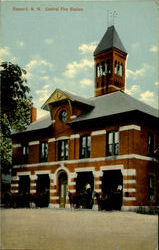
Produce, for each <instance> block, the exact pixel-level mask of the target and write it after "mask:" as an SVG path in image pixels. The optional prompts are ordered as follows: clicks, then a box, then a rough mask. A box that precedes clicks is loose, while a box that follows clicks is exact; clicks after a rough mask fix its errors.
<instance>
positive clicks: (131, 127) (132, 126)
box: [119, 124, 141, 131]
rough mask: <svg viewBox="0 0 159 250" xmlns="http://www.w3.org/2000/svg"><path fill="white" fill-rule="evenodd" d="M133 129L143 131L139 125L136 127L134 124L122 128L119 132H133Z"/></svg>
mask: <svg viewBox="0 0 159 250" xmlns="http://www.w3.org/2000/svg"><path fill="white" fill-rule="evenodd" d="M131 129H134V130H138V131H141V127H140V126H138V125H134V124H133V125H127V126H122V127H120V129H119V131H126V130H131Z"/></svg>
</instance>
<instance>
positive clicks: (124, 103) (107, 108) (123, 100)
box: [15, 91, 159, 134]
mask: <svg viewBox="0 0 159 250" xmlns="http://www.w3.org/2000/svg"><path fill="white" fill-rule="evenodd" d="M68 94H69V93H68ZM69 95H72V94H69ZM73 96H74V95H72V97H73ZM82 99H83V98H82ZM88 103H91V104H92V107H93V108H91V109H90V110H89V111H88V110H87V113H85V114H82V115H80V116H78V117H77V118H76V119H75V120H74V121H72V122H70V124H78V123H80V122H83V121H91V120H94V119H99V118H104V117H109V116H111V115H117V114H122V113H125V112H131V111H140V112H143V113H145V114H148V115H150V116H153V117H155V118H158V117H159V115H158V110H157V109H155V108H153V107H151V106H149V105H147V104H145V103H143V102H141V101H139V100H137V99H135V98H134V97H132V96H130V95H128V94H126V93H124V92H123V91H116V92H113V93H110V94H105V95H102V96H98V97H93V98H89V99H88ZM52 124H53V121H52V120H51V117H50V114H49V115H47V116H45V117H42V118H41V119H39V120H38V121H36V122H33V123H31V124H30V125H29V126H28V127H27V129H26V130H24V131H22V133H25V132H31V131H35V130H40V129H45V128H48V127H49V126H51V125H52ZM15 134H18V133H15Z"/></svg>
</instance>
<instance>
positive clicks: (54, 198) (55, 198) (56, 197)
mask: <svg viewBox="0 0 159 250" xmlns="http://www.w3.org/2000/svg"><path fill="white" fill-rule="evenodd" d="M58 199H59V197H58V196H51V197H50V200H58Z"/></svg>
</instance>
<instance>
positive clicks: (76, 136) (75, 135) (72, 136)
mask: <svg viewBox="0 0 159 250" xmlns="http://www.w3.org/2000/svg"><path fill="white" fill-rule="evenodd" d="M79 138H80V135H79V134H74V135H71V136H70V139H71V140H72V139H79Z"/></svg>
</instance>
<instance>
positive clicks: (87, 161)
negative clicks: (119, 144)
mask: <svg viewBox="0 0 159 250" xmlns="http://www.w3.org/2000/svg"><path fill="white" fill-rule="evenodd" d="M127 159H138V160H144V161H154V162H157V160H156V159H154V158H153V157H148V156H143V155H137V154H130V155H118V156H115V157H114V156H108V157H98V158H86V159H79V160H66V161H56V162H55V161H54V162H40V163H34V164H22V165H14V166H13V167H14V168H21V167H22V166H23V167H28V168H29V167H39V166H56V165H59V164H60V165H61V164H76V163H89V162H99V161H115V160H127Z"/></svg>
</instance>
